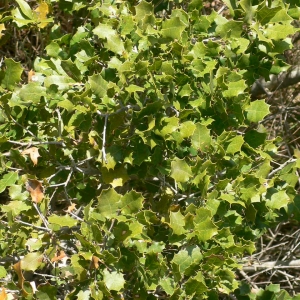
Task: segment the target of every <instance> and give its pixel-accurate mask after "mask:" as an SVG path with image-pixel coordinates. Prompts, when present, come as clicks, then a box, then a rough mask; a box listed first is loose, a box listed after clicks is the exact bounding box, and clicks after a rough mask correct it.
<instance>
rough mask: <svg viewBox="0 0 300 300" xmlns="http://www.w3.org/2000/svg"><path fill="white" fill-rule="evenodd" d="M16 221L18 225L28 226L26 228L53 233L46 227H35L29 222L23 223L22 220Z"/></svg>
mask: <svg viewBox="0 0 300 300" xmlns="http://www.w3.org/2000/svg"><path fill="white" fill-rule="evenodd" d="M15 221H16V222H17V223H20V224H23V225H26V226H30V227H32V228H35V229H39V230H43V231H47V232H52V230H51V229H49V228H46V227H41V226H37V225H33V224H31V223H27V222H24V221H21V220H15Z"/></svg>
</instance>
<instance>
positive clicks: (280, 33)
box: [266, 24, 296, 41]
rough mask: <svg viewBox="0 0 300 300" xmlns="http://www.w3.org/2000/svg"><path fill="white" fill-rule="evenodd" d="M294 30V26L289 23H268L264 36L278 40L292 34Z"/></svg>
mask: <svg viewBox="0 0 300 300" xmlns="http://www.w3.org/2000/svg"><path fill="white" fill-rule="evenodd" d="M295 31H296V29H295V27H294V26H292V25H290V24H284V25H282V24H269V25H268V27H267V28H266V37H268V38H270V39H272V40H275V41H279V40H282V39H285V38H286V37H287V36H289V35H291V34H294V33H295Z"/></svg>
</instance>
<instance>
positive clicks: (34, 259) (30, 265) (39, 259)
mask: <svg viewBox="0 0 300 300" xmlns="http://www.w3.org/2000/svg"><path fill="white" fill-rule="evenodd" d="M43 257H44V256H43V254H42V253H40V252H33V253H28V254H27V255H25V257H24V258H22V260H21V268H22V270H25V271H35V270H37V269H38V268H39V267H40V266H41V264H42V263H43Z"/></svg>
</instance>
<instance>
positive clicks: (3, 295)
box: [0, 288, 7, 300]
mask: <svg viewBox="0 0 300 300" xmlns="http://www.w3.org/2000/svg"><path fill="white" fill-rule="evenodd" d="M6 299H7V294H6V292H5V288H2V291H1V293H0V300H6Z"/></svg>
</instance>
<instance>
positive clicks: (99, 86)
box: [89, 74, 108, 98]
mask: <svg viewBox="0 0 300 300" xmlns="http://www.w3.org/2000/svg"><path fill="white" fill-rule="evenodd" d="M89 83H90V85H91V89H92V91H93V92H94V93H95V94H96V95H97V96H98V97H99V98H103V97H104V96H105V95H106V94H107V89H108V82H107V81H106V80H104V79H103V77H102V76H101V75H100V74H94V75H93V76H91V77H89Z"/></svg>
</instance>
